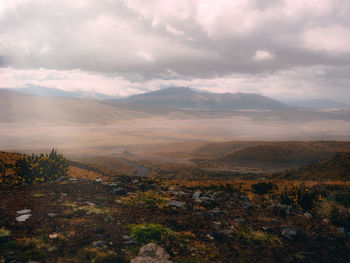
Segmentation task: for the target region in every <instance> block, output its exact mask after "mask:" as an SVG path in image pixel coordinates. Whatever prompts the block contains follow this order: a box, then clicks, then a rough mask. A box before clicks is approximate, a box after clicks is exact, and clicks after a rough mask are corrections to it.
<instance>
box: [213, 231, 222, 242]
mask: <svg viewBox="0 0 350 263" xmlns="http://www.w3.org/2000/svg"><path fill="white" fill-rule="evenodd" d="M211 236H212V237H213V238H214V239H215V240H216V241H223V240H224V239H225V234H224V233H222V232H217V231H213V232H211Z"/></svg>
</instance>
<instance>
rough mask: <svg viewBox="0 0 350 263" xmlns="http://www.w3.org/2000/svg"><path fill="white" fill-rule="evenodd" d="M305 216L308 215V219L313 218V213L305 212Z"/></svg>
mask: <svg viewBox="0 0 350 263" xmlns="http://www.w3.org/2000/svg"><path fill="white" fill-rule="evenodd" d="M304 217H306V218H307V219H311V218H312V215H311V214H310V213H308V212H305V213H304Z"/></svg>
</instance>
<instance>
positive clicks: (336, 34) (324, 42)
mask: <svg viewBox="0 0 350 263" xmlns="http://www.w3.org/2000/svg"><path fill="white" fill-rule="evenodd" d="M349 43H350V28H345V27H342V26H339V25H335V26H328V27H317V28H312V29H310V30H308V31H306V32H304V33H303V46H304V47H306V48H308V49H311V50H317V51H327V52H330V53H344V52H350V45H349Z"/></svg>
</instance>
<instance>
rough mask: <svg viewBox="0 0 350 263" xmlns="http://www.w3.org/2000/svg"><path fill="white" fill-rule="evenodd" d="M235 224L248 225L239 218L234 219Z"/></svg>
mask: <svg viewBox="0 0 350 263" xmlns="http://www.w3.org/2000/svg"><path fill="white" fill-rule="evenodd" d="M233 222H236V223H239V224H247V221H246V220H245V219H243V218H237V219H233Z"/></svg>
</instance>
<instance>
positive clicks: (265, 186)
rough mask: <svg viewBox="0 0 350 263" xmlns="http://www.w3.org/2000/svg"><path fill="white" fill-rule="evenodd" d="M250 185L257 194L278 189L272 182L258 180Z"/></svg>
mask: <svg viewBox="0 0 350 263" xmlns="http://www.w3.org/2000/svg"><path fill="white" fill-rule="evenodd" d="M251 187H252V189H253V190H254V192H255V193H256V194H259V195H264V194H266V193H268V192H269V191H271V190H273V189H276V190H278V186H277V185H275V184H273V183H272V182H268V183H265V182H260V183H256V184H253V185H252V186H251Z"/></svg>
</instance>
